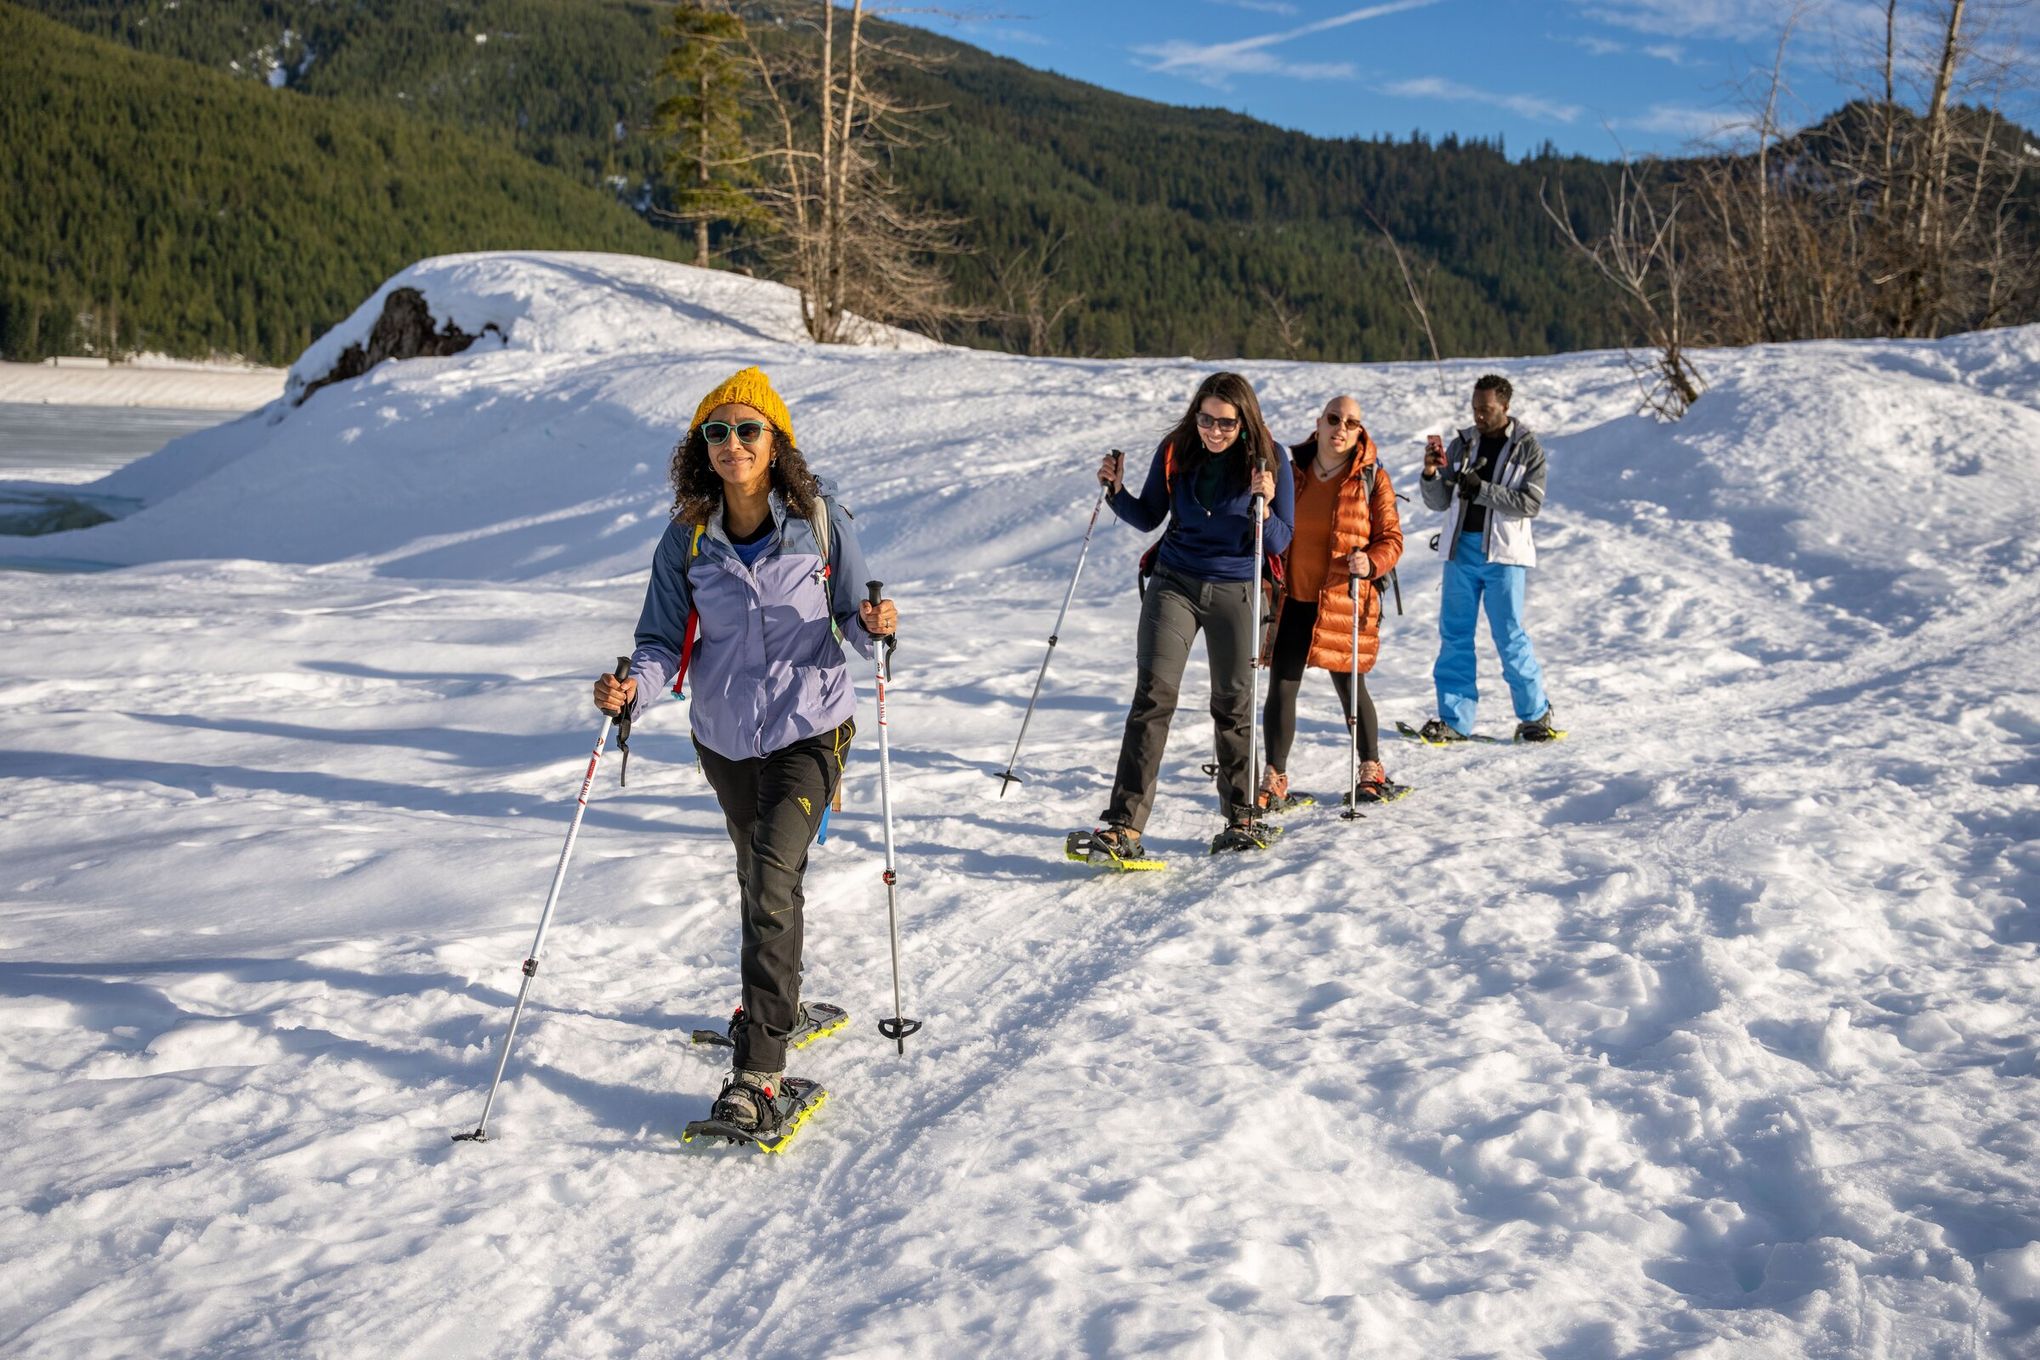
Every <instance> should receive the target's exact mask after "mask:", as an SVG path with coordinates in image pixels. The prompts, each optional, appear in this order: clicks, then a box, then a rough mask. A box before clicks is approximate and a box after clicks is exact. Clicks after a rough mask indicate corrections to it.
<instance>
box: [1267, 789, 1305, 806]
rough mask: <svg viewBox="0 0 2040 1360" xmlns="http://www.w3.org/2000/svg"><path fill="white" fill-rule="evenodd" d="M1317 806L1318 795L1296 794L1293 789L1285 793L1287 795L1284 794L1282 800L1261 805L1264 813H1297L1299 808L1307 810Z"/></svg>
mask: <svg viewBox="0 0 2040 1360" xmlns="http://www.w3.org/2000/svg"><path fill="white" fill-rule="evenodd" d="M1316 806H1317V795H1316V794H1314V793H1298V792H1296V791H1295V790H1293V789H1292V790H1290V791H1289V792H1288V793H1285V794H1283V795H1282V796H1281V797H1280V798H1278V799H1276V800H1274V801H1273V802H1270V803H1263V804H1262V805H1261V811H1263V812H1293V811H1295V810H1296V809H1297V808H1307V807H1316Z"/></svg>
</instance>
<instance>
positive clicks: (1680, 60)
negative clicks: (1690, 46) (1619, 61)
mask: <svg viewBox="0 0 2040 1360" xmlns="http://www.w3.org/2000/svg"><path fill="white" fill-rule="evenodd" d="M1643 55H1645V56H1646V57H1656V58H1657V59H1658V60H1659V61H1668V62H1670V63H1671V64H1672V65H1674V66H1684V65H1685V64H1686V49H1685V48H1683V47H1681V46H1679V45H1678V44H1677V43H1652V44H1650V45H1649V46H1648V47H1646V48H1644V49H1643Z"/></svg>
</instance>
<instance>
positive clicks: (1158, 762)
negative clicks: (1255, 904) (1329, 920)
mask: <svg viewBox="0 0 2040 1360" xmlns="http://www.w3.org/2000/svg"><path fill="white" fill-rule="evenodd" d="M1252 590H1253V583H1252V582H1249V581H1199V580H1197V579H1195V578H1194V577H1189V576H1182V575H1178V574H1177V573H1176V572H1173V571H1171V570H1169V568H1167V567H1160V568H1158V569H1157V570H1156V571H1155V574H1154V579H1153V580H1152V581H1151V582H1149V584H1148V593H1147V599H1145V600H1144V601H1142V602H1141V607H1140V633H1139V637H1138V641H1137V643H1136V656H1137V660H1138V666H1139V674H1138V677H1137V678H1136V679H1135V681H1134V686H1133V705H1132V707H1130V708H1129V709H1128V710H1127V713H1126V735H1125V737H1124V738H1123V739H1122V740H1121V741H1120V743H1119V769H1118V773H1117V775H1116V776H1115V777H1114V779H1113V782H1112V800H1111V801H1110V802H1109V803H1107V804H1106V806H1105V821H1106V822H1107V823H1108V824H1110V825H1113V826H1130V827H1132V828H1133V829H1134V830H1135V831H1142V830H1145V829H1146V827H1147V819H1148V813H1149V812H1150V811H1151V810H1152V809H1153V808H1154V804H1155V781H1156V779H1157V778H1159V776H1160V774H1161V768H1162V751H1163V749H1164V748H1166V747H1167V746H1168V743H1169V720H1170V719H1171V718H1173V717H1174V716H1175V715H1176V700H1177V698H1178V696H1179V695H1180V693H1181V691H1182V685H1183V667H1184V665H1185V664H1186V663H1187V662H1188V661H1189V660H1190V644H1191V642H1193V641H1194V640H1195V639H1196V637H1197V634H1198V632H1199V630H1202V631H1203V633H1204V655H1205V658H1206V659H1207V660H1208V661H1209V662H1210V663H1211V725H1212V729H1213V743H1214V745H1215V746H1216V748H1217V751H1216V753H1217V756H1218V794H1219V800H1220V801H1221V802H1222V803H1223V804H1224V805H1225V808H1226V815H1227V819H1228V820H1230V819H1231V818H1232V816H1233V815H1234V813H1235V810H1237V811H1238V813H1239V814H1240V815H1246V813H1247V811H1248V809H1250V808H1252V807H1253V803H1254V798H1253V790H1252V788H1251V787H1250V783H1251V780H1252V778H1253V774H1252V772H1251V771H1249V770H1248V769H1247V761H1248V760H1249V759H1250V755H1249V748H1250V747H1251V746H1252V744H1253V724H1254V693H1253V688H1252V686H1253V678H1252V675H1251V673H1250V672H1249V671H1248V669H1247V668H1248V666H1249V664H1250V663H1251V662H1252V660H1253V657H1254V651H1255V648H1254V644H1253V639H1252V638H1251V637H1249V636H1248V635H1249V634H1250V633H1252V631H1253V627H1254V622H1253V610H1252V607H1251V604H1250V601H1249V598H1248V597H1249V594H1250V593H1251V592H1252Z"/></svg>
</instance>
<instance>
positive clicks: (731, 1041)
mask: <svg viewBox="0 0 2040 1360" xmlns="http://www.w3.org/2000/svg"><path fill="white" fill-rule="evenodd" d="M742 1023H744V1008H743V1007H742V1006H739V1007H737V1009H736V1010H735V1011H734V1012H732V1013H731V1015H730V1023H729V1026H728V1027H727V1028H725V1029H698V1030H696V1031H694V1042H695V1043H697V1044H713V1045H715V1046H716V1047H718V1048H735V1047H736V1046H737V1026H738V1025H741V1024H742ZM849 1023H850V1012H848V1011H846V1010H844V1009H843V1008H842V1007H841V1006H831V1005H830V1004H829V1003H828V1002H826V1001H803V1002H801V1003H800V1010H799V1011H798V1012H797V1013H796V1018H795V1020H794V1024H793V1033H791V1034H789V1035H787V1036H786V1046H787V1047H788V1048H806V1047H807V1046H808V1045H809V1044H811V1043H813V1042H814V1041H815V1040H817V1039H824V1038H827V1037H828V1036H829V1035H831V1034H834V1033H835V1032H836V1031H837V1030H839V1029H841V1028H843V1026H845V1025H847V1024H849Z"/></svg>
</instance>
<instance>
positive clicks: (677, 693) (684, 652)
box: [673, 523, 708, 698]
mask: <svg viewBox="0 0 2040 1360" xmlns="http://www.w3.org/2000/svg"><path fill="white" fill-rule="evenodd" d="M707 532H708V525H707V524H705V523H704V524H697V525H695V526H694V533H693V534H692V535H691V536H690V537H689V538H688V540H687V556H685V557H683V558H681V559H680V575H681V577H682V579H685V578H686V576H687V564H688V563H690V562H692V561H693V560H694V559H695V558H697V557H699V556H701V536H702V535H703V534H705V533H707ZM700 632H701V611H700V610H698V609H696V608H694V606H693V604H692V602H691V598H690V602H689V604H688V607H687V623H686V625H685V627H683V628H682V629H681V631H680V668H679V669H678V670H676V671H674V672H673V696H674V697H675V698H685V697H686V690H685V689H683V688H682V686H684V685H685V684H686V683H687V663H688V662H690V661H692V660H693V659H694V639H695V638H696V637H697V636H698V635H699V634H700Z"/></svg>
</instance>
